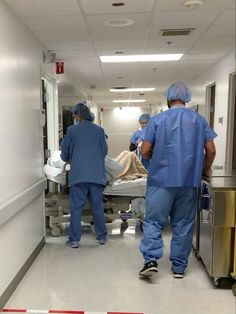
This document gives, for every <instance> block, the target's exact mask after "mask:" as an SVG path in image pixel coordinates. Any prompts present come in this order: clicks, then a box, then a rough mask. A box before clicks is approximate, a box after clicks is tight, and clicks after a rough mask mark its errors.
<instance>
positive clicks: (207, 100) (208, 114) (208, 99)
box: [205, 82, 216, 125]
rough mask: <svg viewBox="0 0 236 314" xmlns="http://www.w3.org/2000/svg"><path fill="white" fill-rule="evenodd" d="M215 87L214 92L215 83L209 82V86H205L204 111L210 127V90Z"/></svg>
mask: <svg viewBox="0 0 236 314" xmlns="http://www.w3.org/2000/svg"><path fill="white" fill-rule="evenodd" d="M214 85H215V91H216V82H211V83H210V84H208V85H206V94H205V102H206V109H205V117H206V120H207V122H208V124H209V125H210V115H211V88H212V86H214Z"/></svg>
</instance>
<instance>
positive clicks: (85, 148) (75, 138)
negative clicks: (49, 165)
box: [61, 120, 108, 186]
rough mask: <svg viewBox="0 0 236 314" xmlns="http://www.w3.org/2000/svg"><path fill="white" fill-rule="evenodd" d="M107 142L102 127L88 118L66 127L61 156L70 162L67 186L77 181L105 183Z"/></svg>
mask: <svg viewBox="0 0 236 314" xmlns="http://www.w3.org/2000/svg"><path fill="white" fill-rule="evenodd" d="M107 150H108V148H107V143H106V139H105V133H104V130H103V128H101V127H99V126H97V125H96V124H94V123H92V122H91V121H88V120H83V121H82V122H80V123H78V124H77V125H73V126H70V127H69V128H68V129H67V133H66V136H65V138H64V140H63V142H62V149H61V158H62V160H64V161H66V162H68V163H70V172H69V186H73V185H76V184H78V183H96V184H102V185H106V176H105V162H104V158H105V156H106V155H107Z"/></svg>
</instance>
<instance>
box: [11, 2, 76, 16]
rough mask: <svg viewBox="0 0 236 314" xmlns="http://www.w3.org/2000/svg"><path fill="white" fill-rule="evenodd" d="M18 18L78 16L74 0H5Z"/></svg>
mask: <svg viewBox="0 0 236 314" xmlns="http://www.w3.org/2000/svg"><path fill="white" fill-rule="evenodd" d="M6 2H7V4H8V5H9V6H10V7H11V8H12V9H13V10H14V11H16V12H17V14H18V15H19V16H49V15H52V16H55V15H75V14H80V10H79V6H78V2H77V1H76V0H50V1H48V0H6Z"/></svg>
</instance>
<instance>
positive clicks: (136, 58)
mask: <svg viewBox="0 0 236 314" xmlns="http://www.w3.org/2000/svg"><path fill="white" fill-rule="evenodd" d="M182 56H183V54H182V53H175V54H152V55H125V56H100V60H101V62H152V61H178V60H180V59H181V58H182Z"/></svg>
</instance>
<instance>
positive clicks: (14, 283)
mask: <svg viewBox="0 0 236 314" xmlns="http://www.w3.org/2000/svg"><path fill="white" fill-rule="evenodd" d="M44 244H45V237H43V239H42V240H41V241H40V242H39V244H38V245H37V247H36V248H35V250H34V251H33V253H32V254H31V255H30V257H29V258H28V259H27V261H26V262H25V263H24V265H23V266H22V267H21V269H20V270H19V272H18V273H17V274H16V276H15V277H14V279H13V280H12V281H11V283H10V284H9V285H8V287H7V288H6V290H5V291H4V292H3V294H2V295H1V296H0V311H1V310H2V309H3V307H4V306H5V304H6V303H7V301H8V300H9V299H10V297H11V295H12V294H13V292H14V291H15V289H16V287H17V286H18V285H19V283H20V282H21V280H22V278H23V277H24V275H25V274H26V272H27V271H28V269H29V268H30V266H31V265H32V264H33V262H34V260H35V259H36V257H37V256H38V255H39V253H40V251H41V250H42V248H43V247H44Z"/></svg>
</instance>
